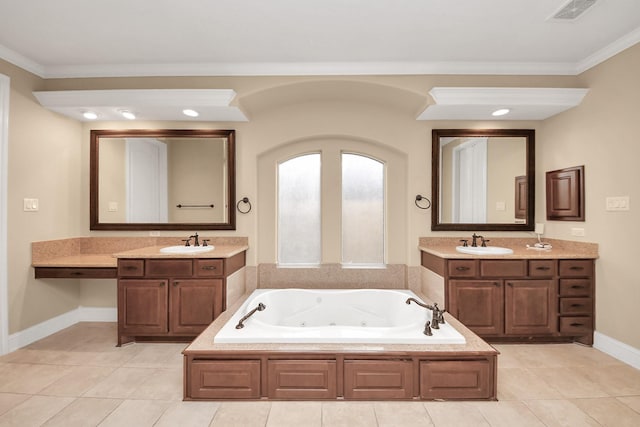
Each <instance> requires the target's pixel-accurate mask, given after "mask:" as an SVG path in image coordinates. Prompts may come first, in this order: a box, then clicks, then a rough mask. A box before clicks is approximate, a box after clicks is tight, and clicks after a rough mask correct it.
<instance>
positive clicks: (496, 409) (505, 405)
mask: <svg viewBox="0 0 640 427" xmlns="http://www.w3.org/2000/svg"><path fill="white" fill-rule="evenodd" d="M474 405H475V406H476V408H478V410H479V411H480V412H481V413H482V416H483V417H484V418H485V419H486V420H487V421H488V422H489V425H491V427H513V426H518V427H544V424H543V423H542V421H540V420H539V419H538V417H536V416H535V414H534V413H533V412H531V410H530V409H529V408H528V407H527V406H526V405H525V404H524V403H522V402H513V401H507V402H477V403H474ZM436 425H437V424H436Z"/></svg>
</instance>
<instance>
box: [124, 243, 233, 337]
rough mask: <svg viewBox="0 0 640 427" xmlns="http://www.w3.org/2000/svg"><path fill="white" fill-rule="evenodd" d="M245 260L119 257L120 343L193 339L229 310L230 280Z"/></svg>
mask: <svg viewBox="0 0 640 427" xmlns="http://www.w3.org/2000/svg"><path fill="white" fill-rule="evenodd" d="M244 259H245V258H244V252H242V253H240V254H238V255H236V256H234V257H231V258H228V259H208V258H201V259H197V258H196V259H156V258H146V259H119V260H118V345H122V344H124V343H127V342H130V341H135V340H161V341H189V340H191V339H193V338H194V337H195V336H197V335H198V334H199V333H200V332H202V331H203V330H204V329H205V328H206V327H207V326H209V324H211V322H213V320H214V319H216V318H217V317H218V316H219V315H220V313H222V312H223V311H224V310H225V309H226V278H227V277H228V276H229V275H230V274H232V273H233V272H235V271H237V270H238V269H239V268H241V267H242V266H244V264H245V262H244Z"/></svg>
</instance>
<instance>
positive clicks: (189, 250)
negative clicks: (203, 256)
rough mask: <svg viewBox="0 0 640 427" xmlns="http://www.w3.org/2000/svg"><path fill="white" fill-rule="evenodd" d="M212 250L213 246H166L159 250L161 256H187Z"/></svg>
mask: <svg viewBox="0 0 640 427" xmlns="http://www.w3.org/2000/svg"><path fill="white" fill-rule="evenodd" d="M213 249H215V247H214V246H167V247H166V248H162V249H160V252H162V253H163V254H178V255H188V254H199V253H203V252H209V251H212V250H213Z"/></svg>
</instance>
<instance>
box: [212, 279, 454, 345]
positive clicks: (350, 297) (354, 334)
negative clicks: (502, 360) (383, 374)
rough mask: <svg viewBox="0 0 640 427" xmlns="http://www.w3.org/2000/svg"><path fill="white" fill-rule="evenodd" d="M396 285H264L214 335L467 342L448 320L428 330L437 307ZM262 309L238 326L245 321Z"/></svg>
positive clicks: (234, 339) (248, 339)
mask: <svg viewBox="0 0 640 427" xmlns="http://www.w3.org/2000/svg"><path fill="white" fill-rule="evenodd" d="M410 297H413V298H416V299H419V298H418V296H417V295H416V294H414V293H413V292H411V291H407V290H393V289H351V290H342V289H258V290H256V291H254V292H253V294H251V295H250V296H249V298H247V300H246V302H245V303H244V304H243V305H242V306H241V307H240V309H239V310H238V311H237V312H236V313H234V315H233V316H232V317H231V318H230V319H229V321H228V322H227V323H225V325H224V326H223V327H222V329H220V331H219V332H218V333H217V334H216V336H215V337H214V339H213V342H214V343H216V344H218V343H344V344H360V343H373V344H464V343H465V342H466V341H465V338H464V336H462V334H460V333H459V332H458V331H457V330H456V329H455V328H453V327H452V326H451V325H450V324H449V323H448V322H447V323H445V324H443V325H440V329H433V335H432V336H426V335H424V334H423V331H424V326H425V323H426V321H427V320H431V310H427V309H425V308H422V307H419V306H417V305H416V304H409V305H408V304H407V303H406V300H407V298H410ZM259 303H263V304H264V305H265V307H266V308H265V309H264V310H261V311H256V312H254V314H253V315H252V316H251V317H249V318H248V319H247V320H245V321H244V322H243V324H244V327H243V328H242V329H236V325H237V324H238V322H239V320H240V319H241V318H242V317H243V316H245V315H246V314H248V313H249V312H250V311H251V310H253V309H254V308H256V307H257V306H258V304H259Z"/></svg>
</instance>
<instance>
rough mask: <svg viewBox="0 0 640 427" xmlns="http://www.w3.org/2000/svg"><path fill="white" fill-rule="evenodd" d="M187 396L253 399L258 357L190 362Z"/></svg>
mask: <svg viewBox="0 0 640 427" xmlns="http://www.w3.org/2000/svg"><path fill="white" fill-rule="evenodd" d="M189 380H190V382H189V396H190V397H191V398H193V399H257V398H259V397H260V361H259V360H241V361H236V360H215V361H214V360H211V361H198V360H196V361H194V362H193V363H191V374H190V377H189Z"/></svg>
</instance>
